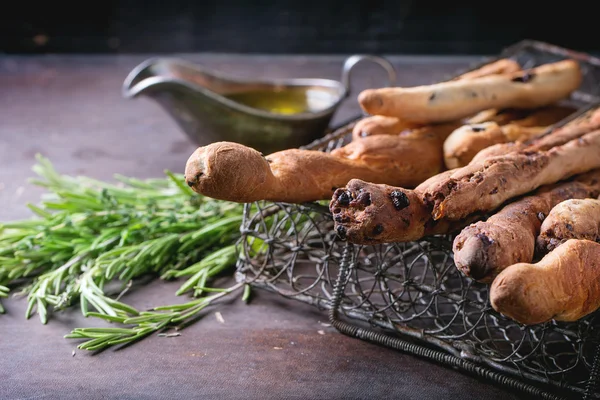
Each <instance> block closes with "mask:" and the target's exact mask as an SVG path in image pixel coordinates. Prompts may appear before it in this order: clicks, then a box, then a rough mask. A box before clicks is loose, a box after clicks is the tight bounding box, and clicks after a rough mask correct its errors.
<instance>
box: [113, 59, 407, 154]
mask: <svg viewBox="0 0 600 400" xmlns="http://www.w3.org/2000/svg"><path fill="white" fill-rule="evenodd" d="M362 60H370V61H373V62H376V63H377V64H379V65H381V66H382V67H384V68H385V70H386V71H387V73H388V78H389V81H390V85H393V84H395V80H396V74H395V70H394V68H393V66H392V65H391V64H390V63H389V62H388V61H387V60H385V59H383V58H380V57H376V56H369V55H356V56H352V57H349V58H348V59H347V60H346V62H345V63H344V68H343V71H342V79H341V81H336V80H331V79H278V80H275V79H274V80H268V81H265V80H256V81H251V80H243V79H237V78H234V77H230V76H225V75H223V74H220V73H217V72H215V71H211V70H209V69H206V68H204V67H202V66H200V65H197V64H193V63H190V62H188V61H185V60H182V59H177V58H151V59H148V60H146V61H144V62H142V63H141V64H139V65H138V66H137V67H135V68H134V69H133V70H132V71H131V72H130V73H129V75H128V76H127V78H126V79H125V82H124V83H123V87H122V94H123V96H124V97H125V98H135V97H138V96H148V97H149V98H151V99H153V100H154V101H156V102H157V103H158V104H160V105H161V107H162V108H164V109H165V111H166V112H167V113H168V114H169V115H170V116H171V117H172V118H173V119H174V120H175V121H176V122H177V124H178V126H179V127H180V128H181V130H182V131H183V132H184V133H185V134H186V135H187V136H188V137H189V138H190V139H191V140H192V141H193V142H194V143H196V144H197V145H198V146H204V145H207V144H210V143H213V142H217V141H231V142H237V143H241V144H244V145H246V146H250V147H253V148H255V149H256V150H258V151H261V152H263V153H272V152H275V151H279V150H283V149H286V148H293V147H300V146H302V145H305V144H308V143H310V142H312V141H314V140H315V139H317V138H319V137H321V136H323V135H324V134H325V132H326V131H327V128H328V126H329V123H330V122H331V119H332V117H333V115H334V114H335V112H336V110H337V109H338V107H339V106H340V104H341V103H342V101H343V100H345V99H346V98H347V97H348V94H349V92H350V90H349V80H350V72H351V70H352V68H353V66H354V65H355V64H357V63H358V62H360V61H362ZM253 95H260V96H262V99H263V100H268V101H269V102H270V104H271V103H272V104H279V105H281V106H282V107H278V108H274V107H260V106H256V105H255V104H254V103H248V102H245V101H240V100H238V99H242V98H244V96H246V97H247V98H252V97H249V96H253ZM259 100H260V99H259ZM291 100H294V101H295V102H298V101H300V100H301V101H302V104H303V106H304V107H303V108H302V109H295V110H293V111H289V110H286V104H287V103H286V102H288V103H289V102H290V101H291ZM288 108H289V107H288Z"/></svg>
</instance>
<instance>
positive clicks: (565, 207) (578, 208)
mask: <svg viewBox="0 0 600 400" xmlns="http://www.w3.org/2000/svg"><path fill="white" fill-rule="evenodd" d="M597 196H598V194H597V193H591V194H590V195H589V196H587V197H588V198H585V199H582V198H571V199H568V200H565V201H563V202H561V203H559V204H556V205H555V206H554V208H552V210H551V211H550V212H549V214H548V216H547V217H546V219H545V220H544V222H543V223H542V226H541V229H540V234H539V236H538V238H537V249H538V252H539V253H541V254H544V253H547V252H549V251H552V250H554V249H555V248H556V247H558V246H560V245H561V244H563V243H564V242H566V241H567V240H569V239H586V240H592V241H597V240H598V239H600V200H598V199H596V198H591V197H597Z"/></svg>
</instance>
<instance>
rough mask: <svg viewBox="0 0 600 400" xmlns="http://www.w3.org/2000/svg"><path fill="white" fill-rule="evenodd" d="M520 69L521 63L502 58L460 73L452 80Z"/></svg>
mask: <svg viewBox="0 0 600 400" xmlns="http://www.w3.org/2000/svg"><path fill="white" fill-rule="evenodd" d="M520 70H521V65H520V64H519V63H518V62H516V61H515V60H511V59H510V58H502V59H500V60H497V61H494V62H491V63H489V64H486V65H484V66H482V67H480V68H477V69H474V70H473V71H469V72H465V73H464V74H461V75H459V76H457V77H456V78H453V79H452V80H453V81H458V80H464V79H475V78H481V77H482V76H489V75H501V74H512V73H514V72H518V71H520Z"/></svg>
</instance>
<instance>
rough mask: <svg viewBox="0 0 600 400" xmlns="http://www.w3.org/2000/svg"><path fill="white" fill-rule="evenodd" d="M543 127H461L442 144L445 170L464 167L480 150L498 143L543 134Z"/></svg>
mask: <svg viewBox="0 0 600 400" xmlns="http://www.w3.org/2000/svg"><path fill="white" fill-rule="evenodd" d="M546 128H547V127H544V126H534V127H525V126H519V125H516V124H508V125H504V126H500V125H498V124H497V123H495V122H484V123H482V124H470V125H463V126H461V127H460V128H458V129H457V130H455V131H454V132H452V133H451V134H450V136H448V138H447V139H446V141H445V142H444V164H445V165H446V168H449V169H454V168H460V167H464V166H465V165H468V164H469V162H471V160H472V159H473V157H475V155H477V153H479V152H480V151H481V150H483V149H485V148H487V147H490V146H492V145H494V144H498V143H507V142H513V141H515V140H514V139H513V140H510V138H511V137H516V138H518V139H529V138H531V137H534V136H535V135H539V134H540V133H542V132H544V129H546Z"/></svg>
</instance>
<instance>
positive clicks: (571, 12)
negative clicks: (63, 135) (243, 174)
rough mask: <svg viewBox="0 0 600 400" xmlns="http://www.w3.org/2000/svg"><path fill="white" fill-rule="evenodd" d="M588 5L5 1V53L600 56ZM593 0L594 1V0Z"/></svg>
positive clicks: (0, 36)
mask: <svg viewBox="0 0 600 400" xmlns="http://www.w3.org/2000/svg"><path fill="white" fill-rule="evenodd" d="M586 4H588V3H586V2H584V1H569V2H556V3H552V2H536V1H524V0H523V1H521V2H518V1H508V2H506V1H504V2H489V1H481V0H480V1H478V2H475V1H463V2H460V1H443V2H442V1H440V2H438V1H416V0H397V1H377V0H371V1H367V0H360V1H352V0H346V1H342V0H321V1H309V0H296V1H288V0H279V1H276V0H268V1H250V0H248V1H241V0H238V1H234V0H219V1H203V0H197V1H177V0H167V1H160V2H159V1H139V0H137V1H136V0H125V1H81V2H72V3H70V2H69V3H67V2H60V1H45V2H41V1H40V2H35V1H34V2H28V1H20V2H14V1H11V2H8V1H7V2H4V3H3V6H2V12H0V52H5V53H169V52H218V53H221V52H222V53H225V52H235V53H270V54H281V53H288V54H289V53H296V54H299V53H301V54H309V53H312V54H347V53H360V52H368V53H375V54H377V53H379V54H492V53H496V52H498V51H499V50H501V49H502V48H503V47H505V46H508V45H510V44H512V43H515V42H517V41H519V40H521V39H526V38H528V39H538V40H543V41H548V42H552V43H554V44H558V45H561V46H565V47H569V48H573V49H576V50H580V51H587V52H592V53H597V52H598V51H599V50H600V40H597V38H596V37H595V35H593V34H590V32H593V31H592V29H593V28H594V27H595V26H596V24H597V19H598V17H597V15H596V13H595V12H592V11H593V10H590V9H589V5H588V6H587V7H586ZM589 4H593V2H590V3H589Z"/></svg>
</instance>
